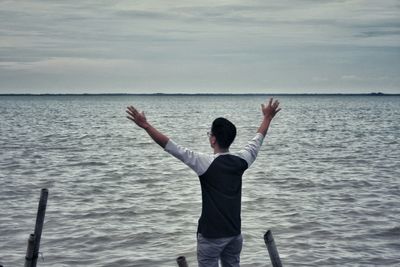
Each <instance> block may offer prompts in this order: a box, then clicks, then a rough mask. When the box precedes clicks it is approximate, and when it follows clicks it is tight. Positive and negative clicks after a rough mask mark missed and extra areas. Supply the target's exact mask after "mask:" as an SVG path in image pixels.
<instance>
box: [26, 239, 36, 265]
mask: <svg viewBox="0 0 400 267" xmlns="http://www.w3.org/2000/svg"><path fill="white" fill-rule="evenodd" d="M34 244H35V235H34V234H30V235H29V239H28V248H27V250H26V256H25V267H31V265H32V259H33V246H34Z"/></svg>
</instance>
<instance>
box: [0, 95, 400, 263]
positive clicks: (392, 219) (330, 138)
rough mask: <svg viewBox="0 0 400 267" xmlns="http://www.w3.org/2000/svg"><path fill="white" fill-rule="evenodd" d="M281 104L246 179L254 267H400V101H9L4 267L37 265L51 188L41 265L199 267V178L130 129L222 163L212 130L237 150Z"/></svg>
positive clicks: (0, 236)
mask: <svg viewBox="0 0 400 267" xmlns="http://www.w3.org/2000/svg"><path fill="white" fill-rule="evenodd" d="M270 97H274V98H275V99H278V100H279V101H280V103H281V108H282V110H281V111H280V112H279V113H278V115H277V116H276V117H275V119H274V120H273V122H272V124H271V126H270V129H269V131H268V134H267V136H266V138H265V140H264V143H263V146H262V148H261V150H260V152H259V154H258V157H257V159H256V161H255V163H254V164H253V165H252V166H251V167H250V168H249V169H248V170H247V171H246V172H245V174H244V176H243V192H242V213H241V216H242V234H243V237H244V244H243V250H242V254H241V266H272V265H271V261H270V258H269V254H268V251H267V248H266V246H265V243H264V239H263V236H264V234H265V232H266V231H268V230H271V232H272V234H273V236H274V239H275V244H276V247H277V249H278V252H279V255H280V258H281V261H282V264H283V266H400V145H399V143H400V96H387V95H383V96H381V95H375V96H371V95H160V94H155V95H14V96H5V95H3V96H0V265H3V266H4V267H16V266H23V264H24V262H25V254H26V250H27V240H28V237H29V235H30V234H31V233H33V231H34V227H35V221H36V214H37V209H38V202H39V197H40V192H41V189H42V188H47V189H48V190H49V195H48V202H47V209H46V215H45V223H44V226H43V232H42V238H41V243H40V253H39V259H38V266H43V267H44V266H51V267H57V266H89V267H91V266H93V267H94V266H96V267H98V266H107V267H109V266H118V267H124V266H127V267H128V266H129V267H132V266H155V267H157V266H161V267H164V266H165V267H167V266H168V267H170V266H177V264H176V258H177V257H178V256H185V257H186V259H187V262H188V264H189V266H197V261H196V230H197V221H198V218H199V215H200V213H201V192H200V184H199V180H198V177H197V176H196V174H195V173H194V172H193V171H192V170H191V169H189V168H188V167H186V166H185V165H184V164H183V163H182V162H180V161H179V160H177V159H175V158H174V157H172V156H170V155H169V154H168V153H166V152H165V151H163V149H162V148H161V147H160V146H158V145H157V144H155V143H154V142H153V141H152V140H151V139H150V137H149V136H148V135H147V134H146V132H145V131H143V130H142V129H140V128H139V127H137V126H136V125H135V124H134V123H133V122H132V121H130V120H128V119H127V118H126V113H125V110H126V107H127V106H129V105H133V106H135V107H136V108H137V109H139V110H140V111H144V112H145V114H146V117H147V120H148V121H149V122H150V123H151V124H152V125H153V126H155V127H156V128H157V129H159V130H160V131H161V132H163V133H164V134H166V135H167V136H168V137H169V138H171V139H172V140H174V141H175V142H176V143H178V144H180V145H182V146H185V147H187V148H190V149H191V150H194V151H198V152H204V153H213V151H212V149H211V147H210V145H209V141H208V137H207V131H209V130H210V125H211V123H212V121H213V120H214V119H215V118H217V117H225V118H227V119H229V120H231V121H232V122H233V123H234V124H235V125H236V127H237V132H238V134H237V137H236V140H235V142H234V143H233V145H232V147H231V151H237V150H240V149H241V148H243V147H244V146H245V145H246V144H247V142H248V141H249V140H250V139H252V138H253V137H254V135H255V133H256V131H257V129H258V126H259V125H260V122H261V120H262V114H261V109H260V105H261V104H262V103H265V102H266V101H267V100H268V99H269V98H270Z"/></svg>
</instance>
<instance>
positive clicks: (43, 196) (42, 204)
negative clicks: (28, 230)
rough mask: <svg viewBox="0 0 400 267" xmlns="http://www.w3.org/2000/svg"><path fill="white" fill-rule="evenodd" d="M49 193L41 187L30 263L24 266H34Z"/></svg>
mask: <svg viewBox="0 0 400 267" xmlns="http://www.w3.org/2000/svg"><path fill="white" fill-rule="evenodd" d="M48 195H49V190H47V189H46V188H43V189H42V191H41V193H40V200H39V206H38V212H37V216H36V224H35V239H34V244H33V255H32V262H31V265H28V266H26V267H36V264H37V259H38V256H39V248H40V239H41V237H42V229H43V223H44V215H45V213H46V206H47V197H48Z"/></svg>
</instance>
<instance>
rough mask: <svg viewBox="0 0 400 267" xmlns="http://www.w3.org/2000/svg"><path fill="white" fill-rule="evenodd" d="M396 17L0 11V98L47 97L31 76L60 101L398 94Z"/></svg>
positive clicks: (207, 3)
mask: <svg viewBox="0 0 400 267" xmlns="http://www.w3.org/2000/svg"><path fill="white" fill-rule="evenodd" d="M399 10H400V7H399V4H398V1H396V0H387V1H384V2H379V3H378V2H376V1H372V0H363V1H360V0H343V1H313V0H299V1H296V4H295V5H294V4H293V1H288V0H282V1H261V0H248V1H241V0H230V1H225V0H222V1H218V2H215V1H211V0H204V1H201V2H199V1H192V0H188V1H159V0H149V1H94V0H93V1H91V0H84V1H79V2H76V1H72V2H71V1H70V2H65V1H2V2H0V35H1V36H2V38H1V39H0V69H1V71H2V72H0V91H1V90H6V89H5V88H22V87H24V86H26V84H29V85H30V86H32V87H34V86H36V87H38V88H39V87H40V86H43V83H42V82H41V83H40V85H39V83H37V79H35V80H34V82H29V80H28V79H31V77H32V76H31V75H30V74H32V73H33V72H35V73H40V75H43V76H41V77H43V79H47V80H51V79H52V77H55V76H57V78H58V81H59V82H58V85H59V86H60V90H62V86H63V82H65V83H68V84H71V83H74V86H75V87H77V88H79V87H80V86H83V85H84V86H85V87H88V86H89V85H90V84H91V86H92V87H93V88H96V87H97V86H99V84H100V82H99V80H101V78H99V77H100V76H101V75H103V76H104V75H107V81H109V82H108V83H107V84H108V85H109V86H110V88H118V87H119V86H121V82H120V81H121V80H123V81H125V82H124V85H131V84H134V88H133V89H132V90H136V89H135V88H139V87H140V86H143V85H149V84H151V85H152V86H154V87H156V86H158V87H160V88H162V87H165V88H167V87H168V88H181V89H182V90H184V88H189V87H190V88H200V89H201V90H203V89H204V88H206V87H207V86H208V85H209V86H214V87H217V88H222V89H224V88H234V87H235V88H238V90H239V88H240V87H241V86H243V87H244V86H246V88H254V90H259V89H260V88H265V87H274V88H283V89H285V90H288V89H287V88H289V89H290V88H293V89H291V90H296V88H299V89H298V90H303V89H301V88H309V87H310V86H314V85H315V84H318V85H324V86H326V87H325V88H329V89H331V88H335V86H336V87H337V88H340V87H341V86H342V84H341V82H346V83H347V85H349V87H350V88H359V87H361V85H362V86H365V83H363V80H362V79H361V78H360V79H351V77H350V76H351V75H354V76H355V77H364V78H363V79H366V78H365V77H371V75H373V74H374V73H376V75H375V76H376V77H384V76H385V77H388V78H387V79H379V82H380V83H381V84H382V87H384V86H386V85H387V86H388V88H389V87H390V88H391V89H390V90H395V88H396V83H397V82H398V80H396V79H394V78H393V77H396V76H399V75H398V74H399V73H398V71H396V70H398V69H400V63H399V62H400V61H399V60H398V59H399V58H400V49H399V45H400V19H399V17H398V14H399ZM85 72H86V73H90V75H92V74H93V77H95V79H93V81H90V80H89V79H88V78H84V75H82V74H81V73H85ZM132 73H133V74H132ZM343 73H350V74H346V75H344V74H343ZM61 74H62V75H61ZM52 75H53V76H52ZM74 75H77V77H76V78H73V77H74ZM90 75H88V76H90ZM122 76H123V77H122ZM346 76H348V77H346ZM21 77H22V78H21ZM24 79H27V80H26V81H24V85H22V83H23V81H22V80H24ZM149 79H151V81H148V80H149ZM206 80H208V82H205V81H206ZM32 81H33V80H32ZM335 82H336V84H335ZM113 83H114V84H115V86H113ZM103 84H105V82H104V80H103V81H101V84H100V85H103ZM375 85H376V84H373V83H371V85H370V86H371V87H372V86H375ZM366 86H369V85H368V84H367V85H366ZM200 89H199V90H200ZM222 89H221V90H222ZM94 90H95V89H94ZM110 90H111V89H110ZM115 90H116V89H115ZM171 90H172V89H171ZM224 90H225V89H224ZM226 90H228V89H226ZM321 90H322V89H321ZM326 90H328V89H326Z"/></svg>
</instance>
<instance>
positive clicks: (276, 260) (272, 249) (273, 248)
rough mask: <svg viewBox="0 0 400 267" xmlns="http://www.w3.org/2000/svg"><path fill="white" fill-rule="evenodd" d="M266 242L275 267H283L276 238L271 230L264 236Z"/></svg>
mask: <svg viewBox="0 0 400 267" xmlns="http://www.w3.org/2000/svg"><path fill="white" fill-rule="evenodd" d="M264 242H265V245H266V246H267V248H268V253H269V257H270V258H271V263H272V266H273V267H282V263H281V259H280V257H279V253H278V249H277V248H276V245H275V241H274V237H273V236H272V233H271V230H268V231H267V232H266V233H265V235H264Z"/></svg>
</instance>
